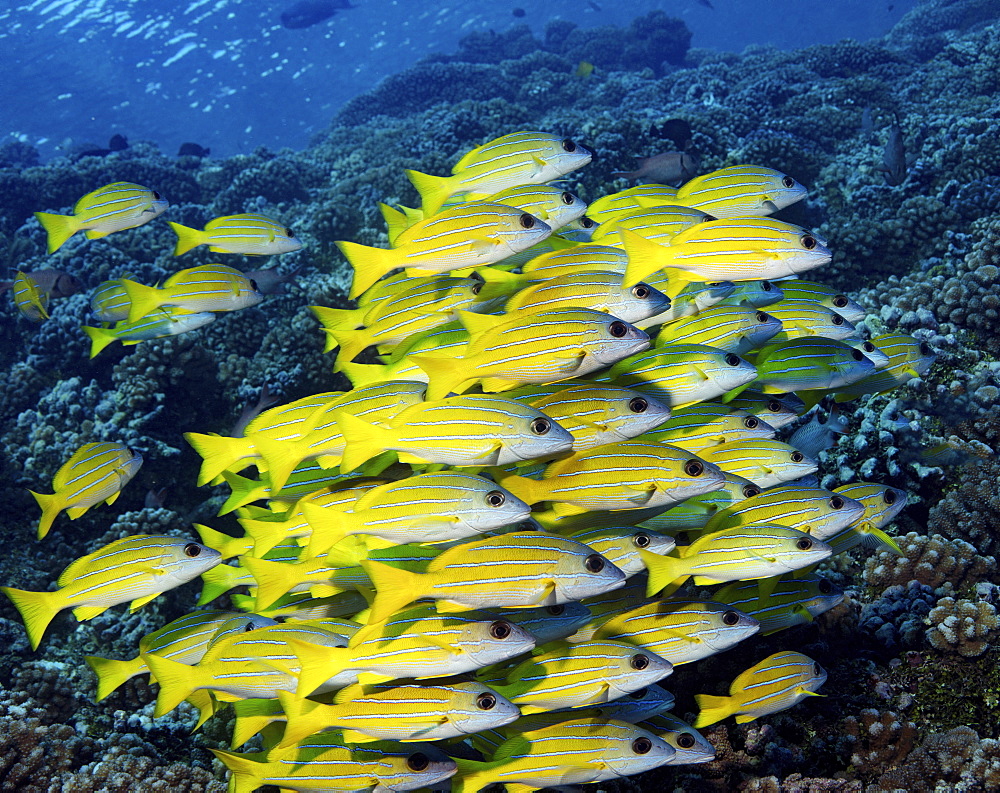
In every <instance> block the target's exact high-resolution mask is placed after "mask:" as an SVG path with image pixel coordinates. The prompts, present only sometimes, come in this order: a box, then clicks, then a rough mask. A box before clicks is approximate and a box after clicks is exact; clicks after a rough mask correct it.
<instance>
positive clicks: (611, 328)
mask: <svg viewBox="0 0 1000 793" xmlns="http://www.w3.org/2000/svg"><path fill="white" fill-rule="evenodd" d="M608 332H609V333H611V335H612V336H614V337H615V338H616V339H623V338H625V336H626V335H627V334H628V325H626V324H625V323H624V322H622V321H621V320H620V319H616V320H615V321H614V322H612V323H611V324H610V325H608Z"/></svg>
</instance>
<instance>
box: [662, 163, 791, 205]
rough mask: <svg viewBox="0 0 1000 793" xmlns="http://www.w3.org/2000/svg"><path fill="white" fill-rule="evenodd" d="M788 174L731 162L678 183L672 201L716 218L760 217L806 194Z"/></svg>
mask: <svg viewBox="0 0 1000 793" xmlns="http://www.w3.org/2000/svg"><path fill="white" fill-rule="evenodd" d="M807 192H808V191H807V190H806V189H805V188H804V187H803V186H802V185H800V184H799V183H798V182H796V181H795V180H794V179H793V178H792V177H791V176H788V175H787V174H783V173H781V172H780V171H776V170H774V169H773V168H764V167H761V166H757V165H730V166H728V167H726V168H720V169H719V170H717V171H712V172H711V173H707V174H705V175H703V176H697V177H695V178H694V179H692V180H691V181H689V182H685V183H684V184H683V185H681V187H680V189H679V190H678V191H677V198H676V199H675V202H676V203H677V204H680V205H681V206H688V207H695V208H697V209H701V210H703V211H705V212H707V213H708V214H710V215H713V216H715V217H717V218H734V217H763V216H764V215H770V214H773V213H774V212H777V211H778V210H779V209H784V208H785V207H786V206H789V205H790V204H794V203H795V202H796V201H801V200H802V199H803V198H805V197H806V195H807Z"/></svg>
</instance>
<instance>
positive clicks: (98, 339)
mask: <svg viewBox="0 0 1000 793" xmlns="http://www.w3.org/2000/svg"><path fill="white" fill-rule="evenodd" d="M214 321H215V314H213V313H212V312H211V311H187V310H186V309H182V308H176V307H174V306H166V307H163V308H158V309H156V310H154V311H153V312H152V313H151V314H147V315H146V316H144V317H139V319H137V320H136V321H135V322H119V323H118V324H116V325H115V327H113V328H96V327H93V326H91V325H81V326H80V330H82V331H83V332H84V333H86V334H87V337H88V338H89V339H90V357H91V358H94V357H96V356H97V355H99V354H100V352H101V351H102V350H103V349H104V348H105V347H107V346H108V345H109V344H112V343H113V342H116V341H120V342H121V343H122V344H124V345H126V346H130V345H133V344H139V343H141V342H144V341H151V340H152V339H163V338H166V337H168V336H180V335H182V334H184V333H190V332H191V331H193V330H198V328H203V327H205V326H206V325H208V324H209V323H210V322H214Z"/></svg>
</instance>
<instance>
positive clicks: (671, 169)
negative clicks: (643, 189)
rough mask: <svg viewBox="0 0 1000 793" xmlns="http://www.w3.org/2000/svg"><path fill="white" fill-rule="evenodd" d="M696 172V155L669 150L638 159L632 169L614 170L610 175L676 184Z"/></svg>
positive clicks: (634, 179) (689, 177) (693, 175)
mask: <svg viewBox="0 0 1000 793" xmlns="http://www.w3.org/2000/svg"><path fill="white" fill-rule="evenodd" d="M697 173H698V159H697V158H696V157H694V156H693V155H691V154H685V153H684V152H682V151H669V152H666V153H664V154H654V155H653V156H652V157H647V158H646V159H644V160H640V161H639V167H638V168H636V169H635V170H634V171H627V172H626V171H616V172H615V173H613V174H611V176H613V177H615V176H621V177H624V178H625V179H629V180H631V181H637V180H642V181H645V182H653V183H654V184H672V185H676V184H678V183H680V182H686V181H688V180H689V179H692V178H693V177H695V176H696V175H697Z"/></svg>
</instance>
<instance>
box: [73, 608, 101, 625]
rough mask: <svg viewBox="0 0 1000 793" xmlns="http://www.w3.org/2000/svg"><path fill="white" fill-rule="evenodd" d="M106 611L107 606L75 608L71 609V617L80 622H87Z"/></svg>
mask: <svg viewBox="0 0 1000 793" xmlns="http://www.w3.org/2000/svg"><path fill="white" fill-rule="evenodd" d="M107 610H108V606H77V607H76V608H75V609H73V616H74V617H76V618H77V619H78V620H80V622H86V621H87V620H92V619H94V617H96V616H98V615H99V614H103V613H104V612H105V611H107Z"/></svg>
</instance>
